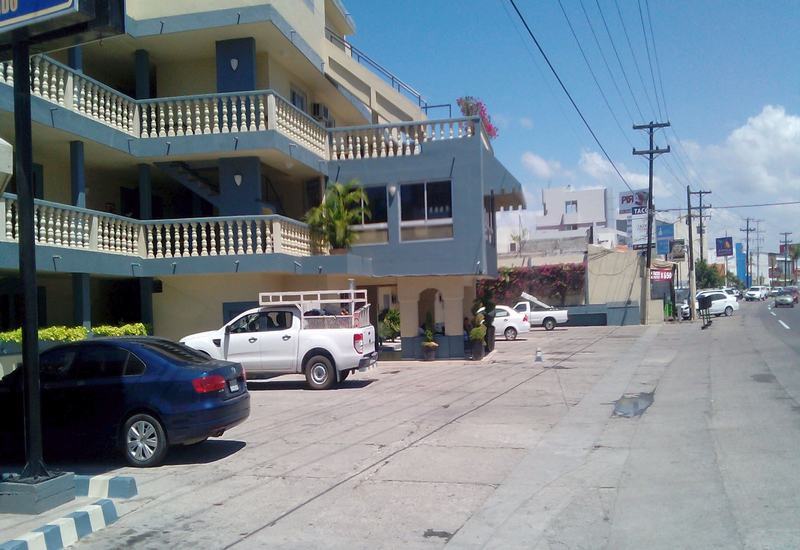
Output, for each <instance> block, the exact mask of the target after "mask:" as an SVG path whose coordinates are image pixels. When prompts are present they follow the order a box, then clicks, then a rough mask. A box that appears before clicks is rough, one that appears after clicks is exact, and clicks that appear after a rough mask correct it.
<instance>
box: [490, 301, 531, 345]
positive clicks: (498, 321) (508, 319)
mask: <svg viewBox="0 0 800 550" xmlns="http://www.w3.org/2000/svg"><path fill="white" fill-rule="evenodd" d="M483 312H484V308H481V309H479V310H478V313H483ZM530 330H531V325H530V322H529V321H528V316H527V315H526V314H524V313H520V312H518V311H514V310H513V309H511V308H510V307H508V306H495V311H494V335H495V336H503V337H504V338H505V339H506V340H516V339H517V336H519V335H520V334H526V333H528V332H530Z"/></svg>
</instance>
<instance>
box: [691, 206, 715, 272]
mask: <svg viewBox="0 0 800 550" xmlns="http://www.w3.org/2000/svg"><path fill="white" fill-rule="evenodd" d="M691 193H692V195H699V196H700V201H699V203H698V206H697V208H699V209H700V224H699V225H698V227H697V233H698V235H700V259H701V260H703V261H705V259H706V257H705V254H703V234H704V233H705V232H706V231H705V227H704V226H703V208H711V205H710V204H703V195H710V194H711V191H702V190H701V191H692V192H691Z"/></svg>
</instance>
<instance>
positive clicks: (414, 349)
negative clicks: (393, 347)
mask: <svg viewBox="0 0 800 550" xmlns="http://www.w3.org/2000/svg"><path fill="white" fill-rule="evenodd" d="M397 301H398V307H399V309H400V342H401V344H402V348H403V359H419V358H420V356H421V353H422V351H421V348H420V342H421V338H420V336H419V325H420V319H419V288H418V285H415V284H413V282H412V281H411V280H410V279H409V278H401V279H398V281H397Z"/></svg>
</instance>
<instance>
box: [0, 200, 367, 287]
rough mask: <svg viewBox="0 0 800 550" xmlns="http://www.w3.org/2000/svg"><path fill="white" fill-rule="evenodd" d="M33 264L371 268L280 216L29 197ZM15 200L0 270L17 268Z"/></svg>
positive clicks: (110, 270) (187, 269)
mask: <svg viewBox="0 0 800 550" xmlns="http://www.w3.org/2000/svg"><path fill="white" fill-rule="evenodd" d="M34 220H35V229H34V231H35V238H36V249H37V269H38V270H40V271H47V272H64V273H66V272H74V273H85V272H89V273H97V274H103V275H113V276H128V277H130V276H134V277H137V276H138V277H150V276H159V275H170V274H176V273H177V274H181V273H183V274H186V273H224V272H240V271H241V272H247V271H253V272H288V273H297V274H319V273H355V274H371V261H370V260H369V259H368V258H361V257H357V256H353V255H351V254H347V255H342V256H330V255H328V251H327V250H325V249H322V248H321V247H318V246H316V245H315V243H314V242H313V240H312V238H311V235H310V231H309V228H308V225H306V224H305V223H302V222H299V221H297V220H292V219H289V218H286V217H283V216H277V215H267V216H228V217H213V218H187V219H175V220H136V219H132V218H126V217H124V216H117V215H114V214H108V213H105V212H97V211H94V210H88V209H84V208H77V207H73V206H68V205H64V204H58V203H53V202H48V201H41V200H36V201H34ZM18 241H19V219H18V211H17V198H16V196H14V195H12V194H8V193H7V194H5V195H3V196H2V197H0V270H2V269H17V268H18V266H17V263H16V262H17V254H16V253H15V252H16V246H17V243H18Z"/></svg>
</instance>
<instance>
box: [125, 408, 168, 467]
mask: <svg viewBox="0 0 800 550" xmlns="http://www.w3.org/2000/svg"><path fill="white" fill-rule="evenodd" d="M123 433H124V440H123V446H124V451H125V459H126V460H127V461H128V463H129V464H130V465H132V466H138V467H147V466H155V465H156V464H158V463H160V462H161V461H162V460H163V459H164V456H165V455H166V453H167V437H166V434H165V433H164V429H163V428H162V427H161V424H160V423H159V421H158V420H156V419H155V418H153V417H152V416H150V415H149V414H136V415H133V416H132V417H130V418H129V419H128V421H127V422H125V427H124V429H123Z"/></svg>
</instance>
